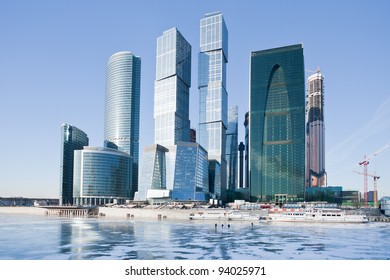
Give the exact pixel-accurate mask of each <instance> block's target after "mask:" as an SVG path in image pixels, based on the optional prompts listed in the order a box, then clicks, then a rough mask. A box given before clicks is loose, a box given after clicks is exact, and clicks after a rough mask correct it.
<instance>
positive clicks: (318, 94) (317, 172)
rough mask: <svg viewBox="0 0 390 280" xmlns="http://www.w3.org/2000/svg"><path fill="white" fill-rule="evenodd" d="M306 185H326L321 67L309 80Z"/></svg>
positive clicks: (322, 77)
mask: <svg viewBox="0 0 390 280" xmlns="http://www.w3.org/2000/svg"><path fill="white" fill-rule="evenodd" d="M305 181H306V183H305V184H306V187H326V185H327V182H326V172H325V124H324V76H323V75H322V74H321V72H320V69H319V68H318V69H317V71H316V72H315V73H314V74H313V75H311V76H309V78H308V80H307V101H306V180H305Z"/></svg>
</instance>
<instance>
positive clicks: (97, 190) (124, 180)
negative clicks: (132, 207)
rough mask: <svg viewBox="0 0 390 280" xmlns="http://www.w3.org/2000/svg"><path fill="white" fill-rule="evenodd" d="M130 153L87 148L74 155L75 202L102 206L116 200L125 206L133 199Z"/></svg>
mask: <svg viewBox="0 0 390 280" xmlns="http://www.w3.org/2000/svg"><path fill="white" fill-rule="evenodd" d="M130 168H131V157H130V155H129V154H128V153H125V152H121V151H118V150H116V149H110V148H100V147H84V149H83V150H79V151H75V153H74V179H73V180H74V181H73V185H74V189H73V199H74V200H73V202H74V204H76V205H101V204H105V203H112V202H114V199H115V200H117V203H118V204H123V203H125V202H126V199H128V198H129V195H130V194H129V188H128V186H129V181H130V177H129V169H130Z"/></svg>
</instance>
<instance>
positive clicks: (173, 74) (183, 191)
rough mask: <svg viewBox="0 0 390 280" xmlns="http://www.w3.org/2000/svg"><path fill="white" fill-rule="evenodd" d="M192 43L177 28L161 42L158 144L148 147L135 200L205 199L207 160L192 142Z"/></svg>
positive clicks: (156, 100) (156, 106)
mask: <svg viewBox="0 0 390 280" xmlns="http://www.w3.org/2000/svg"><path fill="white" fill-rule="evenodd" d="M190 86H191V45H190V44H189V43H188V42H187V41H186V40H185V38H184V37H183V36H182V35H181V33H180V32H179V31H178V30H177V29H176V28H172V29H169V30H167V31H165V32H163V35H162V36H160V37H159V38H158V39H157V57H156V81H155V90H154V119H155V144H154V145H151V146H147V147H145V149H144V154H143V158H142V167H141V173H140V183H139V190H138V192H137V194H136V200H149V201H159V202H161V201H167V200H174V201H206V200H207V199H208V188H209V184H208V158H207V152H206V150H205V149H203V148H202V147H201V146H200V145H199V144H197V143H193V142H190V121H189V88H190Z"/></svg>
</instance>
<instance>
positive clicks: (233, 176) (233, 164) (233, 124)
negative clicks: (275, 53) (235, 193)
mask: <svg viewBox="0 0 390 280" xmlns="http://www.w3.org/2000/svg"><path fill="white" fill-rule="evenodd" d="M226 162H227V175H228V180H227V188H228V189H229V190H234V189H236V188H238V184H237V183H238V177H237V163H238V107H237V106H232V107H229V111H228V127H227V131H226Z"/></svg>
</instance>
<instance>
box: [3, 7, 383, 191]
mask: <svg viewBox="0 0 390 280" xmlns="http://www.w3.org/2000/svg"><path fill="white" fill-rule="evenodd" d="M214 11H221V12H222V13H223V15H224V18H225V21H226V24H227V28H228V31H229V63H228V66H227V67H228V68H227V90H228V93H229V106H231V105H238V106H239V124H240V125H239V138H240V139H239V140H240V141H243V132H244V127H243V125H242V123H243V121H244V114H245V112H246V111H247V110H248V92H249V89H248V84H249V58H250V57H249V54H250V51H257V50H262V49H268V48H274V47H280V46H285V45H291V44H297V43H303V45H304V56H305V68H306V69H307V70H315V69H316V68H317V67H320V68H321V70H322V73H323V75H324V76H325V126H326V169H327V172H328V184H329V185H333V186H335V185H342V186H344V189H346V190H353V189H357V190H361V191H363V176H361V175H359V174H356V173H353V170H358V171H362V167H360V166H359V165H358V162H359V161H361V160H362V159H363V158H364V155H365V154H367V155H371V154H373V153H374V152H376V151H377V150H379V149H380V148H381V147H383V146H385V145H386V144H388V143H390V88H389V86H388V84H389V78H388V66H389V62H390V52H389V50H390V30H389V26H390V18H389V12H390V2H388V1H287V0H286V1H284V0H281V1H260V0H259V1H226V0H225V1H217V0H214V1H213V0H208V1H206V0H204V1H202V0H197V1H195V0H192V1H180V0H177V1H175V0H165V1H150V0H142V1H138V0H135V1H92V0H91V1H73V0H68V1H18V0H12V1H8V0H2V1H1V2H0V97H1V98H0V120H1V130H0V131H1V132H0V136H1V137H0V170H1V171H0V196H3V197H7V196H26V197H53V198H55V197H58V194H59V178H60V171H59V168H60V135H61V134H60V127H61V124H62V123H70V124H73V125H75V126H77V127H79V128H81V129H82V130H84V131H85V132H86V133H87V134H88V136H89V138H90V145H93V146H102V145H103V130H104V96H105V78H106V63H107V61H108V58H109V57H110V56H111V55H112V54H113V53H115V52H118V51H123V50H129V51H132V52H133V53H134V54H135V55H138V56H140V57H141V59H142V70H141V96H142V97H141V129H140V151H141V154H142V150H143V148H144V146H145V145H148V144H151V143H153V139H154V138H153V84H154V79H155V53H156V38H157V37H158V36H160V35H161V34H162V32H163V31H165V30H167V29H169V28H172V27H177V28H178V29H179V31H180V32H181V33H182V34H183V36H184V37H185V38H186V39H187V41H188V42H189V43H190V44H191V45H192V58H193V59H192V88H191V92H190V94H191V100H190V102H191V106H190V107H191V111H190V116H191V125H192V127H194V128H197V122H198V98H199V96H198V90H197V55H198V52H199V21H200V19H201V18H202V17H203V16H204V14H206V13H209V12H214ZM306 74H307V75H309V74H310V73H309V72H307V73H306ZM389 167H390V148H388V149H386V150H384V151H383V152H382V153H381V154H380V155H378V156H377V157H375V158H374V159H373V160H372V161H371V163H370V165H369V166H368V170H369V173H373V172H374V171H376V172H377V174H378V175H380V176H381V178H380V180H379V181H378V190H379V196H383V195H390V174H389V170H390V168H389ZM369 188H370V189H372V180H371V178H370V179H369Z"/></svg>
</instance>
